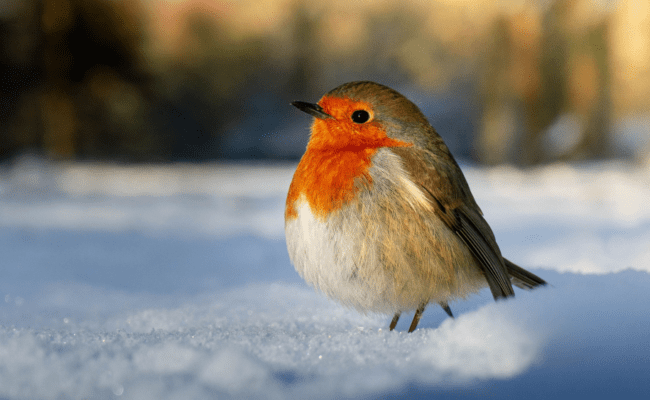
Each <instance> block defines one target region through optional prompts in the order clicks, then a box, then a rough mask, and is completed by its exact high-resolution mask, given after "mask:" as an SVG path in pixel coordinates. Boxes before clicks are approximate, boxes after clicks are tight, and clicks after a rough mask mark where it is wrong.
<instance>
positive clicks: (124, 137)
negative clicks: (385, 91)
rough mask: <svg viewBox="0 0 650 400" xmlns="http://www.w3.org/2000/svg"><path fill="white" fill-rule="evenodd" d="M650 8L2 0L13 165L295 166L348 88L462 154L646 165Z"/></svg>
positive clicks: (2, 129) (1, 58)
mask: <svg viewBox="0 0 650 400" xmlns="http://www.w3.org/2000/svg"><path fill="white" fill-rule="evenodd" d="M648 15H650V0H618V1H617V0H538V1H523V0H522V1H518V0H513V1H504V2H495V1H492V0H437V1H425V0H402V1H350V0H334V1H327V2H324V1H307V0H250V1H219V0H0V159H1V160H12V159H14V158H15V157H16V156H18V155H21V154H25V153H29V154H36V155H39V156H44V157H47V158H50V159H55V160H101V161H119V162H172V161H207V160H217V159H297V158H299V157H300V155H301V154H302V152H303V151H304V148H305V144H306V142H307V139H308V134H307V130H308V124H309V119H308V118H306V117H305V116H304V115H302V114H300V113H299V112H297V111H296V110H295V109H293V108H292V107H290V106H289V102H290V101H292V100H297V99H300V100H306V101H314V102H315V101H317V100H318V99H319V98H320V96H321V95H322V94H323V93H325V92H326V91H328V90H330V89H332V88H334V87H336V86H338V85H339V84H342V83H344V82H347V81H351V80H362V79H364V80H365V79H368V80H375V81H378V82H380V83H383V84H386V85H388V86H391V87H393V88H395V89H397V90H399V91H401V92H402V93H403V94H405V95H406V96H407V97H409V98H411V99H412V100H414V101H415V102H416V104H418V105H419V106H420V107H421V108H422V110H423V111H424V113H425V114H426V115H427V117H428V118H429V119H430V121H431V122H432V124H433V125H434V127H435V128H436V129H437V130H438V132H439V133H440V134H441V135H442V136H443V137H444V138H445V140H446V141H447V143H448V145H449V147H450V148H451V150H452V152H453V153H454V154H455V155H456V156H457V157H458V158H461V159H466V160H472V161H474V162H477V163H483V164H499V163H511V164H515V165H521V166H526V165H535V164H540V163H547V162H551V161H556V160H589V159H602V158H613V157H623V158H628V159H637V160H639V159H641V160H645V159H647V158H648V150H649V139H650V135H649V134H648V131H649V129H648V127H649V126H650V117H649V115H650V114H649V112H650V18H648Z"/></svg>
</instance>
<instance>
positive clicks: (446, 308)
mask: <svg viewBox="0 0 650 400" xmlns="http://www.w3.org/2000/svg"><path fill="white" fill-rule="evenodd" d="M439 304H440V307H442V309H443V310H445V312H446V313H447V315H449V316H450V317H452V318H454V314H452V313H451V308H449V304H447V302H446V301H443V302H440V303H439Z"/></svg>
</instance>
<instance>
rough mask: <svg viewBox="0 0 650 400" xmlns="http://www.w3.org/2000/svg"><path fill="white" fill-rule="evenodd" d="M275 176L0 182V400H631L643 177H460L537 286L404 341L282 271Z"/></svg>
mask: <svg viewBox="0 0 650 400" xmlns="http://www.w3.org/2000/svg"><path fill="white" fill-rule="evenodd" d="M294 167H295V166H294V165H257V166H255V165H253V166H242V165H228V164H222V165H205V166H151V167H147V166H144V167H129V166H115V165H96V164H94V165H78V164H55V165H51V164H46V163H43V162H41V161H39V160H35V159H29V158H26V159H24V160H22V161H21V162H20V163H19V164H18V165H17V166H16V167H15V168H13V169H10V168H4V169H2V170H0V254H1V255H2V256H1V260H2V262H1V263H0V399H12V400H13V399H113V398H125V399H138V400H140V399H142V400H147V399H202V398H219V399H221V398H231V397H232V398H251V397H252V398H278V399H279V398H377V397H382V398H404V397H406V396H408V397H409V398H483V397H489V398H496V399H500V398H528V399H531V398H539V399H548V398H553V399H574V398H589V399H595V398H647V396H648V395H649V394H650V380H649V379H648V371H649V370H650V312H649V311H648V310H649V305H650V274H648V272H649V271H650V207H649V206H648V203H649V202H650V169H648V168H647V167H640V166H636V167H633V166H629V165H626V164H620V163H608V164H588V165H580V166H567V165H553V166H549V167H545V168H539V169H535V170H531V171H520V170H516V169H512V168H507V167H501V168H494V169H478V168H472V167H464V170H465V172H466V175H467V178H468V181H469V183H470V186H471V187H472V189H473V192H474V195H475V197H476V198H477V201H478V202H479V204H480V205H481V207H482V209H483V211H484V213H485V215H486V218H487V220H488V221H489V222H490V224H491V225H492V227H493V228H494V230H495V233H496V236H497V239H498V241H499V243H500V245H501V249H502V251H503V253H504V254H505V255H506V256H508V258H510V259H512V260H513V261H515V262H517V263H518V264H520V265H522V266H525V267H526V268H529V269H531V270H532V271H534V272H535V273H537V274H539V275H540V276H542V277H543V278H544V279H546V280H547V281H548V282H549V283H550V284H551V285H550V287H547V288H544V289H541V290H537V291H533V292H523V291H519V290H518V291H517V298H516V299H514V300H509V301H504V302H499V303H498V304H497V303H494V302H493V301H492V300H491V296H490V294H489V293H488V291H487V290H486V291H484V292H482V293H481V295H479V296H476V297H474V298H472V299H470V300H468V301H466V302H460V303H453V304H451V306H452V309H453V310H454V313H455V314H456V315H457V318H456V319H455V320H451V319H448V318H446V317H445V314H444V312H442V311H441V310H440V309H439V308H437V307H430V309H428V310H427V311H426V312H425V314H424V317H423V319H422V321H421V323H420V328H419V329H418V330H417V331H415V332H414V333H412V334H407V333H406V332H405V330H406V328H407V325H408V323H409V318H408V316H405V317H404V318H403V319H402V321H401V322H400V324H399V325H398V331H396V332H389V331H388V330H387V325H388V322H389V317H387V316H381V315H368V316H363V315H360V314H358V313H356V312H354V311H350V310H347V309H344V308H342V307H340V306H338V305H337V304H336V303H334V302H331V301H329V300H327V299H325V298H324V297H323V296H322V295H320V294H319V293H316V292H314V291H313V290H312V289H311V288H310V287H308V286H306V285H305V284H304V283H303V282H302V281H301V279H300V278H299V277H298V275H297V274H296V273H295V272H294V270H293V268H292V266H291V265H290V262H289V259H288V256H287V254H286V250H285V244H284V233H283V219H282V218H283V217H282V214H283V203H284V195H285V193H286V190H287V187H288V184H289V181H290V179H291V175H292V173H293V168H294ZM2 300H4V301H2Z"/></svg>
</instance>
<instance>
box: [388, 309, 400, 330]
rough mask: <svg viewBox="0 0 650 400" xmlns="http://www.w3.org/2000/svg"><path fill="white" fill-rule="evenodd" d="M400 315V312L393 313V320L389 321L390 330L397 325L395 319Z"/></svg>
mask: <svg viewBox="0 0 650 400" xmlns="http://www.w3.org/2000/svg"><path fill="white" fill-rule="evenodd" d="M400 315H401V313H398V312H397V313H395V316H394V317H393V320H392V321H390V330H391V331H392V330H393V329H395V325H397V321H398V320H399V316H400Z"/></svg>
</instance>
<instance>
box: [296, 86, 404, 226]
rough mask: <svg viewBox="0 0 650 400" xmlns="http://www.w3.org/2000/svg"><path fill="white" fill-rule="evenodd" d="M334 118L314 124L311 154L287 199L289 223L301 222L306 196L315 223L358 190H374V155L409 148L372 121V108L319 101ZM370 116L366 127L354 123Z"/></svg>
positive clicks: (329, 99) (331, 99)
mask: <svg viewBox="0 0 650 400" xmlns="http://www.w3.org/2000/svg"><path fill="white" fill-rule="evenodd" d="M319 105H320V106H321V107H323V110H324V111H325V112H326V113H327V114H329V115H331V116H332V118H327V119H316V120H315V121H314V124H313V125H312V133H311V138H310V139H309V144H308V145H307V151H306V152H305V154H304V155H303V157H302V159H301V160H300V164H298V168H297V169H296V172H295V174H294V176H293V181H292V182H291V186H290V187H289V194H288V195H287V205H286V210H285V218H286V219H290V218H295V217H297V212H296V210H295V208H294V203H295V201H296V200H298V198H299V197H300V196H301V195H304V196H305V197H306V200H307V201H308V202H309V205H310V207H311V210H312V212H313V213H314V214H315V215H316V217H317V218H321V219H324V218H326V217H327V215H328V214H329V213H330V212H332V211H335V210H337V209H339V208H341V207H342V206H343V205H344V204H346V203H348V202H350V201H351V200H353V199H354V197H355V196H356V194H357V192H358V190H359V187H358V186H357V185H355V179H358V183H359V184H360V185H368V186H370V185H372V179H371V177H370V175H369V174H368V168H369V167H370V165H371V160H372V156H373V155H374V154H375V153H376V152H377V149H378V148H380V147H405V146H411V145H412V144H411V143H407V142H403V141H401V140H396V139H391V138H389V137H388V136H387V135H386V131H385V130H384V129H383V127H382V126H381V124H379V123H378V122H376V121H373V115H374V113H373V110H372V107H371V106H370V105H369V104H367V103H364V102H358V101H353V100H350V99H347V98H336V97H324V98H323V99H321V101H320V102H319ZM358 110H364V111H367V112H368V113H369V114H370V119H369V120H368V121H367V122H365V123H361V124H359V123H355V122H353V120H352V114H353V113H354V112H355V111H358Z"/></svg>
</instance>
